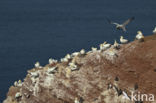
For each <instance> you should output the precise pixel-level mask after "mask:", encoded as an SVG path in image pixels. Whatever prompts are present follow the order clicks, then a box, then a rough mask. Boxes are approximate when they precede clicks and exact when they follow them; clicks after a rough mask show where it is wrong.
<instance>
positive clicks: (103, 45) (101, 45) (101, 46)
mask: <svg viewBox="0 0 156 103" xmlns="http://www.w3.org/2000/svg"><path fill="white" fill-rule="evenodd" d="M110 47H111V44H109V43H107V42H104V43H103V44H100V50H106V49H108V48H110Z"/></svg>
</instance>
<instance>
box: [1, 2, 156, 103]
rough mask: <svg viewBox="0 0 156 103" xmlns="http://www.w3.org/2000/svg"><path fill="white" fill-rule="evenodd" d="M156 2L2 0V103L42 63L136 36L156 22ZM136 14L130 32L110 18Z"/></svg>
mask: <svg viewBox="0 0 156 103" xmlns="http://www.w3.org/2000/svg"><path fill="white" fill-rule="evenodd" d="M155 4H156V0H148V1H147V0H0V102H1V101H2V100H4V98H5V96H6V93H7V91H8V89H9V86H11V85H13V82H14V81H15V80H18V79H22V80H23V78H24V77H25V76H26V74H27V70H29V69H31V68H32V67H33V65H34V63H35V62H36V61H40V63H41V65H45V64H47V63H48V59H49V58H50V57H53V58H56V59H60V58H61V57H63V56H64V55H65V54H67V53H72V52H74V51H79V50H80V49H82V48H85V49H86V50H89V49H90V48H91V46H94V47H97V46H98V45H99V44H100V43H102V42H103V41H105V40H107V41H108V42H110V43H113V41H114V39H117V40H119V36H120V35H124V36H125V37H126V38H128V39H129V40H133V39H134V36H135V35H136V31H137V30H142V31H143V33H144V34H145V35H149V34H151V33H152V30H153V28H154V26H156V6H155ZM131 16H135V18H136V19H135V21H133V22H132V23H130V24H129V25H128V26H127V30H128V32H127V33H123V32H121V31H116V30H115V29H114V28H113V26H112V25H109V24H108V23H107V21H106V18H110V19H112V20H114V21H118V22H121V23H122V22H123V21H124V20H126V19H127V18H129V17H131Z"/></svg>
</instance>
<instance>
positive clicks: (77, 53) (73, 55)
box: [72, 52, 80, 57]
mask: <svg viewBox="0 0 156 103" xmlns="http://www.w3.org/2000/svg"><path fill="white" fill-rule="evenodd" d="M79 54H80V53H79V52H74V53H72V57H75V56H78V55H79Z"/></svg>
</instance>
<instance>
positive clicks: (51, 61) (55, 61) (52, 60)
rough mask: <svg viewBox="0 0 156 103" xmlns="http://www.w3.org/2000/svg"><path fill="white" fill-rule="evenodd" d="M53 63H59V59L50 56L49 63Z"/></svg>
mask: <svg viewBox="0 0 156 103" xmlns="http://www.w3.org/2000/svg"><path fill="white" fill-rule="evenodd" d="M52 63H57V60H55V59H52V58H50V59H49V64H52Z"/></svg>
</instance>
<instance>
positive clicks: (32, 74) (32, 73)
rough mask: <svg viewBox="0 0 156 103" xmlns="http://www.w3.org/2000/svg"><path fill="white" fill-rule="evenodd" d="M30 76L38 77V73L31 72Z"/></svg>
mask: <svg viewBox="0 0 156 103" xmlns="http://www.w3.org/2000/svg"><path fill="white" fill-rule="evenodd" d="M30 75H31V77H33V78H37V77H39V73H38V72H31V73H30Z"/></svg>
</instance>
